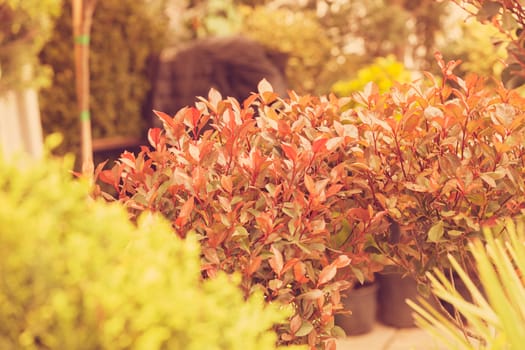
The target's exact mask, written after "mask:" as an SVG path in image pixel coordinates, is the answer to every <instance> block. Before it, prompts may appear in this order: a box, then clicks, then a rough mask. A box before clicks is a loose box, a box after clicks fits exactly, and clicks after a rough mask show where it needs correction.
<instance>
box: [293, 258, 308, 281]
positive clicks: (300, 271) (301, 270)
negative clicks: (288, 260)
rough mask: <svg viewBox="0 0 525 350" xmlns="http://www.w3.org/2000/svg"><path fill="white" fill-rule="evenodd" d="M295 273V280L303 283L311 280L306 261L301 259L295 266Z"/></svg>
mask: <svg viewBox="0 0 525 350" xmlns="http://www.w3.org/2000/svg"><path fill="white" fill-rule="evenodd" d="M293 274H294V277H295V280H296V281H297V282H298V283H301V284H302V283H307V282H308V281H310V280H309V279H308V278H307V277H306V267H305V265H304V263H303V262H301V261H299V262H298V263H297V264H295V265H294V266H293Z"/></svg>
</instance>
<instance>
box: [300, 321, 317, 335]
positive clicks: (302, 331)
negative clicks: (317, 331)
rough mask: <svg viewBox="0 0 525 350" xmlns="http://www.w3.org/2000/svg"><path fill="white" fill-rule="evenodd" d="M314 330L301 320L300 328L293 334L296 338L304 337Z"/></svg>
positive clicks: (310, 325) (308, 323)
mask: <svg viewBox="0 0 525 350" xmlns="http://www.w3.org/2000/svg"><path fill="white" fill-rule="evenodd" d="M313 329H314V326H312V324H311V323H310V322H308V321H307V320H303V324H302V325H301V328H299V330H298V331H297V333H295V336H296V337H304V336H305V335H308V334H310V332H311V331H312V330H313Z"/></svg>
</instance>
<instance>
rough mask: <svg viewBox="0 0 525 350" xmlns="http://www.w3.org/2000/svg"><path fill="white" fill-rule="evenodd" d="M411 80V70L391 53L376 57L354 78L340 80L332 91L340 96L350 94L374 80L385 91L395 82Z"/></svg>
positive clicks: (380, 90) (381, 90) (382, 91)
mask: <svg viewBox="0 0 525 350" xmlns="http://www.w3.org/2000/svg"><path fill="white" fill-rule="evenodd" d="M410 81H411V75H410V72H409V71H408V70H407V69H406V68H405V66H404V65H403V63H401V62H399V61H397V60H396V59H395V57H394V56H393V55H389V56H387V57H378V58H376V59H375V60H374V62H373V63H372V64H370V65H368V66H365V67H363V68H361V69H360V70H358V71H357V74H356V76H355V77H354V78H352V79H349V80H341V81H338V82H337V83H335V84H334V85H333V86H332V91H333V92H334V93H336V94H337V95H339V96H349V95H350V94H352V93H353V92H356V91H361V90H363V89H364V87H365V86H366V85H367V84H368V83H369V82H374V83H375V84H376V85H377V86H378V88H379V92H380V93H385V92H388V90H390V88H391V87H392V86H393V85H394V83H395V82H398V83H408V82H410Z"/></svg>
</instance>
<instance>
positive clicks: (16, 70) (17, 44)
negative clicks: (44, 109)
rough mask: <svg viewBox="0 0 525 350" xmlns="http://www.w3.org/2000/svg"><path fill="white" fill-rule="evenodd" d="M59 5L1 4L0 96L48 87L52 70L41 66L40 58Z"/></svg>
mask: <svg viewBox="0 0 525 350" xmlns="http://www.w3.org/2000/svg"><path fill="white" fill-rule="evenodd" d="M60 1H61V0H0V96H1V95H2V94H3V93H5V92H6V91H7V90H9V89H13V88H25V87H40V86H43V85H45V84H48V83H49V77H50V74H51V69H50V67H46V66H43V65H40V64H38V57H37V55H38V52H39V51H40V50H41V49H42V46H43V45H44V44H45V43H46V42H47V40H48V38H49V36H50V35H51V31H52V29H53V19H54V18H55V17H56V16H58V15H59V13H60ZM29 67H31V68H29ZM28 70H29V71H28ZM31 70H32V72H31Z"/></svg>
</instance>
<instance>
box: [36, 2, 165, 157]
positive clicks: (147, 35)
mask: <svg viewBox="0 0 525 350" xmlns="http://www.w3.org/2000/svg"><path fill="white" fill-rule="evenodd" d="M164 3H165V2H164V0H154V1H144V0H141V1H132V0H126V1H118V0H117V1H115V0H111V1H99V2H97V7H96V10H95V13H94V18H93V25H92V29H91V38H90V47H91V53H90V70H91V115H92V125H93V137H94V138H95V139H98V138H103V137H109V136H132V137H142V136H144V135H143V134H144V130H145V129H146V127H147V124H146V120H148V119H149V116H150V112H149V111H145V110H143V108H144V107H145V105H146V104H147V102H148V98H149V94H150V92H151V79H152V75H153V71H152V69H154V67H155V65H154V61H155V57H156V55H157V54H158V53H159V52H160V50H161V48H162V46H163V44H164V40H165V36H166V35H167V19H166V17H165V15H164V7H165V5H164ZM62 6H63V11H62V15H61V16H60V17H59V18H58V20H57V23H56V27H55V30H54V31H53V33H52V36H51V39H50V40H49V41H48V42H47V43H46V45H45V47H44V49H43V51H42V52H41V54H40V59H41V62H42V63H44V64H47V65H49V66H51V67H52V68H53V71H54V76H53V82H52V87H50V88H48V89H43V90H42V91H41V92H40V106H41V112H42V124H43V128H44V132H45V133H46V134H50V133H53V132H60V133H62V134H64V135H66V138H65V142H64V144H63V145H62V147H61V149H60V150H61V152H64V151H69V152H71V151H78V149H79V142H80V141H79V138H78V135H80V131H79V130H80V123H79V121H78V115H79V113H77V112H76V111H77V109H78V108H77V106H76V102H75V101H76V98H75V88H74V60H73V50H72V42H73V40H72V32H73V31H72V27H71V26H72V23H71V21H72V20H71V4H70V1H63V2H62Z"/></svg>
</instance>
